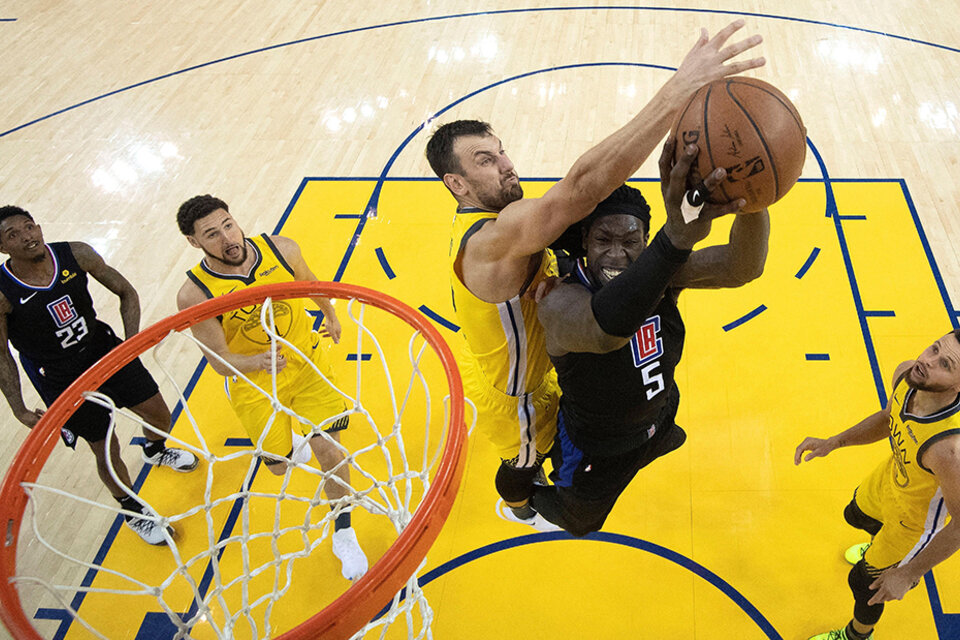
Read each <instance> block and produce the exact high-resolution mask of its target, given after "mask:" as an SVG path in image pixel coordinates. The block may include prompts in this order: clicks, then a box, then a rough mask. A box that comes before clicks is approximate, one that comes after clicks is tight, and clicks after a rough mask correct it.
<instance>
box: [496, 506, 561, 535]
mask: <svg viewBox="0 0 960 640" xmlns="http://www.w3.org/2000/svg"><path fill="white" fill-rule="evenodd" d="M496 511H497V515H498V516H500V517H501V518H503V519H504V520H507V521H509V522H518V523H520V524H525V525H527V526H530V527H533V528H534V529H536V530H537V531H540V532H541V533H548V532H550V531H563V527H561V526H559V525H555V524H553V523H552V522H550V521H549V520H547V519H546V518H544V517H543V516H542V515H540V514H539V513H537V514H534V516H533V517H532V518H526V519H524V518H519V517H517V514H515V513H514V512H513V509H511V508H510V507H508V506H507V505H506V504H504V502H503V498H501V499H499V500H497V506H496Z"/></svg>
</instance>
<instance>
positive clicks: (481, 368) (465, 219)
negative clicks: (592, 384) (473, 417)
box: [450, 208, 559, 467]
mask: <svg viewBox="0 0 960 640" xmlns="http://www.w3.org/2000/svg"><path fill="white" fill-rule="evenodd" d="M496 217H497V214H496V213H493V212H490V211H482V210H480V209H473V208H465V209H459V210H458V211H457V214H456V217H455V218H454V222H453V231H452V233H451V241H450V283H451V287H452V293H453V306H454V309H455V311H456V315H457V323H458V324H459V325H460V332H459V333H460V335H461V336H462V342H461V349H460V355H459V360H460V364H461V369H462V373H463V374H464V390H465V392H466V394H467V397H469V398H470V399H471V400H473V401H474V402H475V403H476V404H477V407H478V408H477V411H478V414H479V415H478V426H479V427H480V429H481V430H482V431H483V432H484V433H486V434H487V436H488V437H489V438H490V439H491V440H492V441H493V443H494V445H496V446H497V448H498V449H499V451H500V456H501V457H502V458H504V459H507V460H510V459H514V458H517V461H516V464H517V465H518V466H521V467H525V466H530V465H532V464H534V463H535V462H536V460H537V454H538V453H539V454H541V457H542V454H544V453H546V452H547V451H548V450H549V449H550V445H551V444H552V442H553V436H554V434H555V433H556V412H557V404H558V402H557V399H558V398H559V388H558V386H557V383H556V373H555V372H554V370H553V365H552V364H551V362H550V358H549V357H548V356H547V349H546V343H545V339H544V330H543V325H541V324H540V320H539V318H538V317H537V306H536V303H535V302H534V301H533V300H528V299H525V298H524V297H523V293H524V292H525V291H527V290H531V289H535V288H536V286H537V285H538V284H539V283H540V282H541V281H543V280H544V279H545V278H548V277H550V276H556V275H557V261H556V257H555V256H554V255H553V252H551V251H549V250H544V251H543V252H541V254H540V264H539V267H538V268H537V271H536V272H535V273H534V274H533V276H532V277H531V278H530V280H529V281H528V282H527V283H526V285H525V286H524V287H523V290H522V291H520V292H518V294H517V295H516V296H514V297H513V298H511V299H510V300H507V301H505V302H499V303H490V302H486V301H484V300H481V299H480V298H478V297H477V296H475V295H473V293H471V292H470V290H469V289H467V287H466V285H465V284H464V283H463V280H462V279H461V277H460V275H459V274H460V256H461V253H462V250H463V247H464V246H466V243H467V241H468V240H469V239H470V237H471V236H472V235H473V234H474V233H476V232H477V231H479V230H480V228H481V227H482V226H483V225H484V224H486V223H487V222H489V221H490V220H493V219H495V218H496Z"/></svg>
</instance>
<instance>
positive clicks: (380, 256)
mask: <svg viewBox="0 0 960 640" xmlns="http://www.w3.org/2000/svg"><path fill="white" fill-rule="evenodd" d="M373 252H374V253H375V254H377V260H379V261H380V266H381V267H383V272H384V273H385V274H387V278H389V279H390V280H393V279H394V278H396V277H397V274H395V273H394V272H393V269H391V268H390V263H389V262H387V256H385V255H384V254H383V247H377V248H376V249H374V250H373Z"/></svg>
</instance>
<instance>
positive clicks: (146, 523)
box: [123, 514, 173, 545]
mask: <svg viewBox="0 0 960 640" xmlns="http://www.w3.org/2000/svg"><path fill="white" fill-rule="evenodd" d="M123 518H124V521H125V524H126V525H127V526H128V527H130V528H131V529H133V532H134V533H136V534H137V535H138V536H140V538H141V539H142V540H143V541H144V542H146V543H147V544H152V545H161V544H167V539H166V538H165V537H163V527H162V526H161V525H160V523H158V522H155V521H153V520H151V519H150V518H144V517H142V516H129V515H126V514H124V516H123ZM167 533H168V534H169V535H170V537H171V538H172V537H173V527H169V526H168V527H167Z"/></svg>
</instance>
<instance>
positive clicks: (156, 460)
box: [141, 447, 200, 473]
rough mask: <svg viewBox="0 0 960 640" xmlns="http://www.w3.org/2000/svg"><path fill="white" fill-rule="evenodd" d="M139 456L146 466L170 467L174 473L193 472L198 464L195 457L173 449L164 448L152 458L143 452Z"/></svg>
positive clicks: (187, 452)
mask: <svg viewBox="0 0 960 640" xmlns="http://www.w3.org/2000/svg"><path fill="white" fill-rule="evenodd" d="M141 455H142V456H143V461H144V462H146V463H147V464H152V465H155V466H157V467H170V468H171V469H173V470H174V471H179V472H181V473H186V472H188V471H193V470H194V469H196V468H197V464H199V463H200V460H198V459H197V456H195V455H193V453H191V452H190V451H186V450H184V449H176V448H174V447H165V448H164V449H162V450H161V451H158V452H157V453H155V454H153V455H152V456H148V455H147V453H146V452H145V451H144V452H141Z"/></svg>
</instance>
